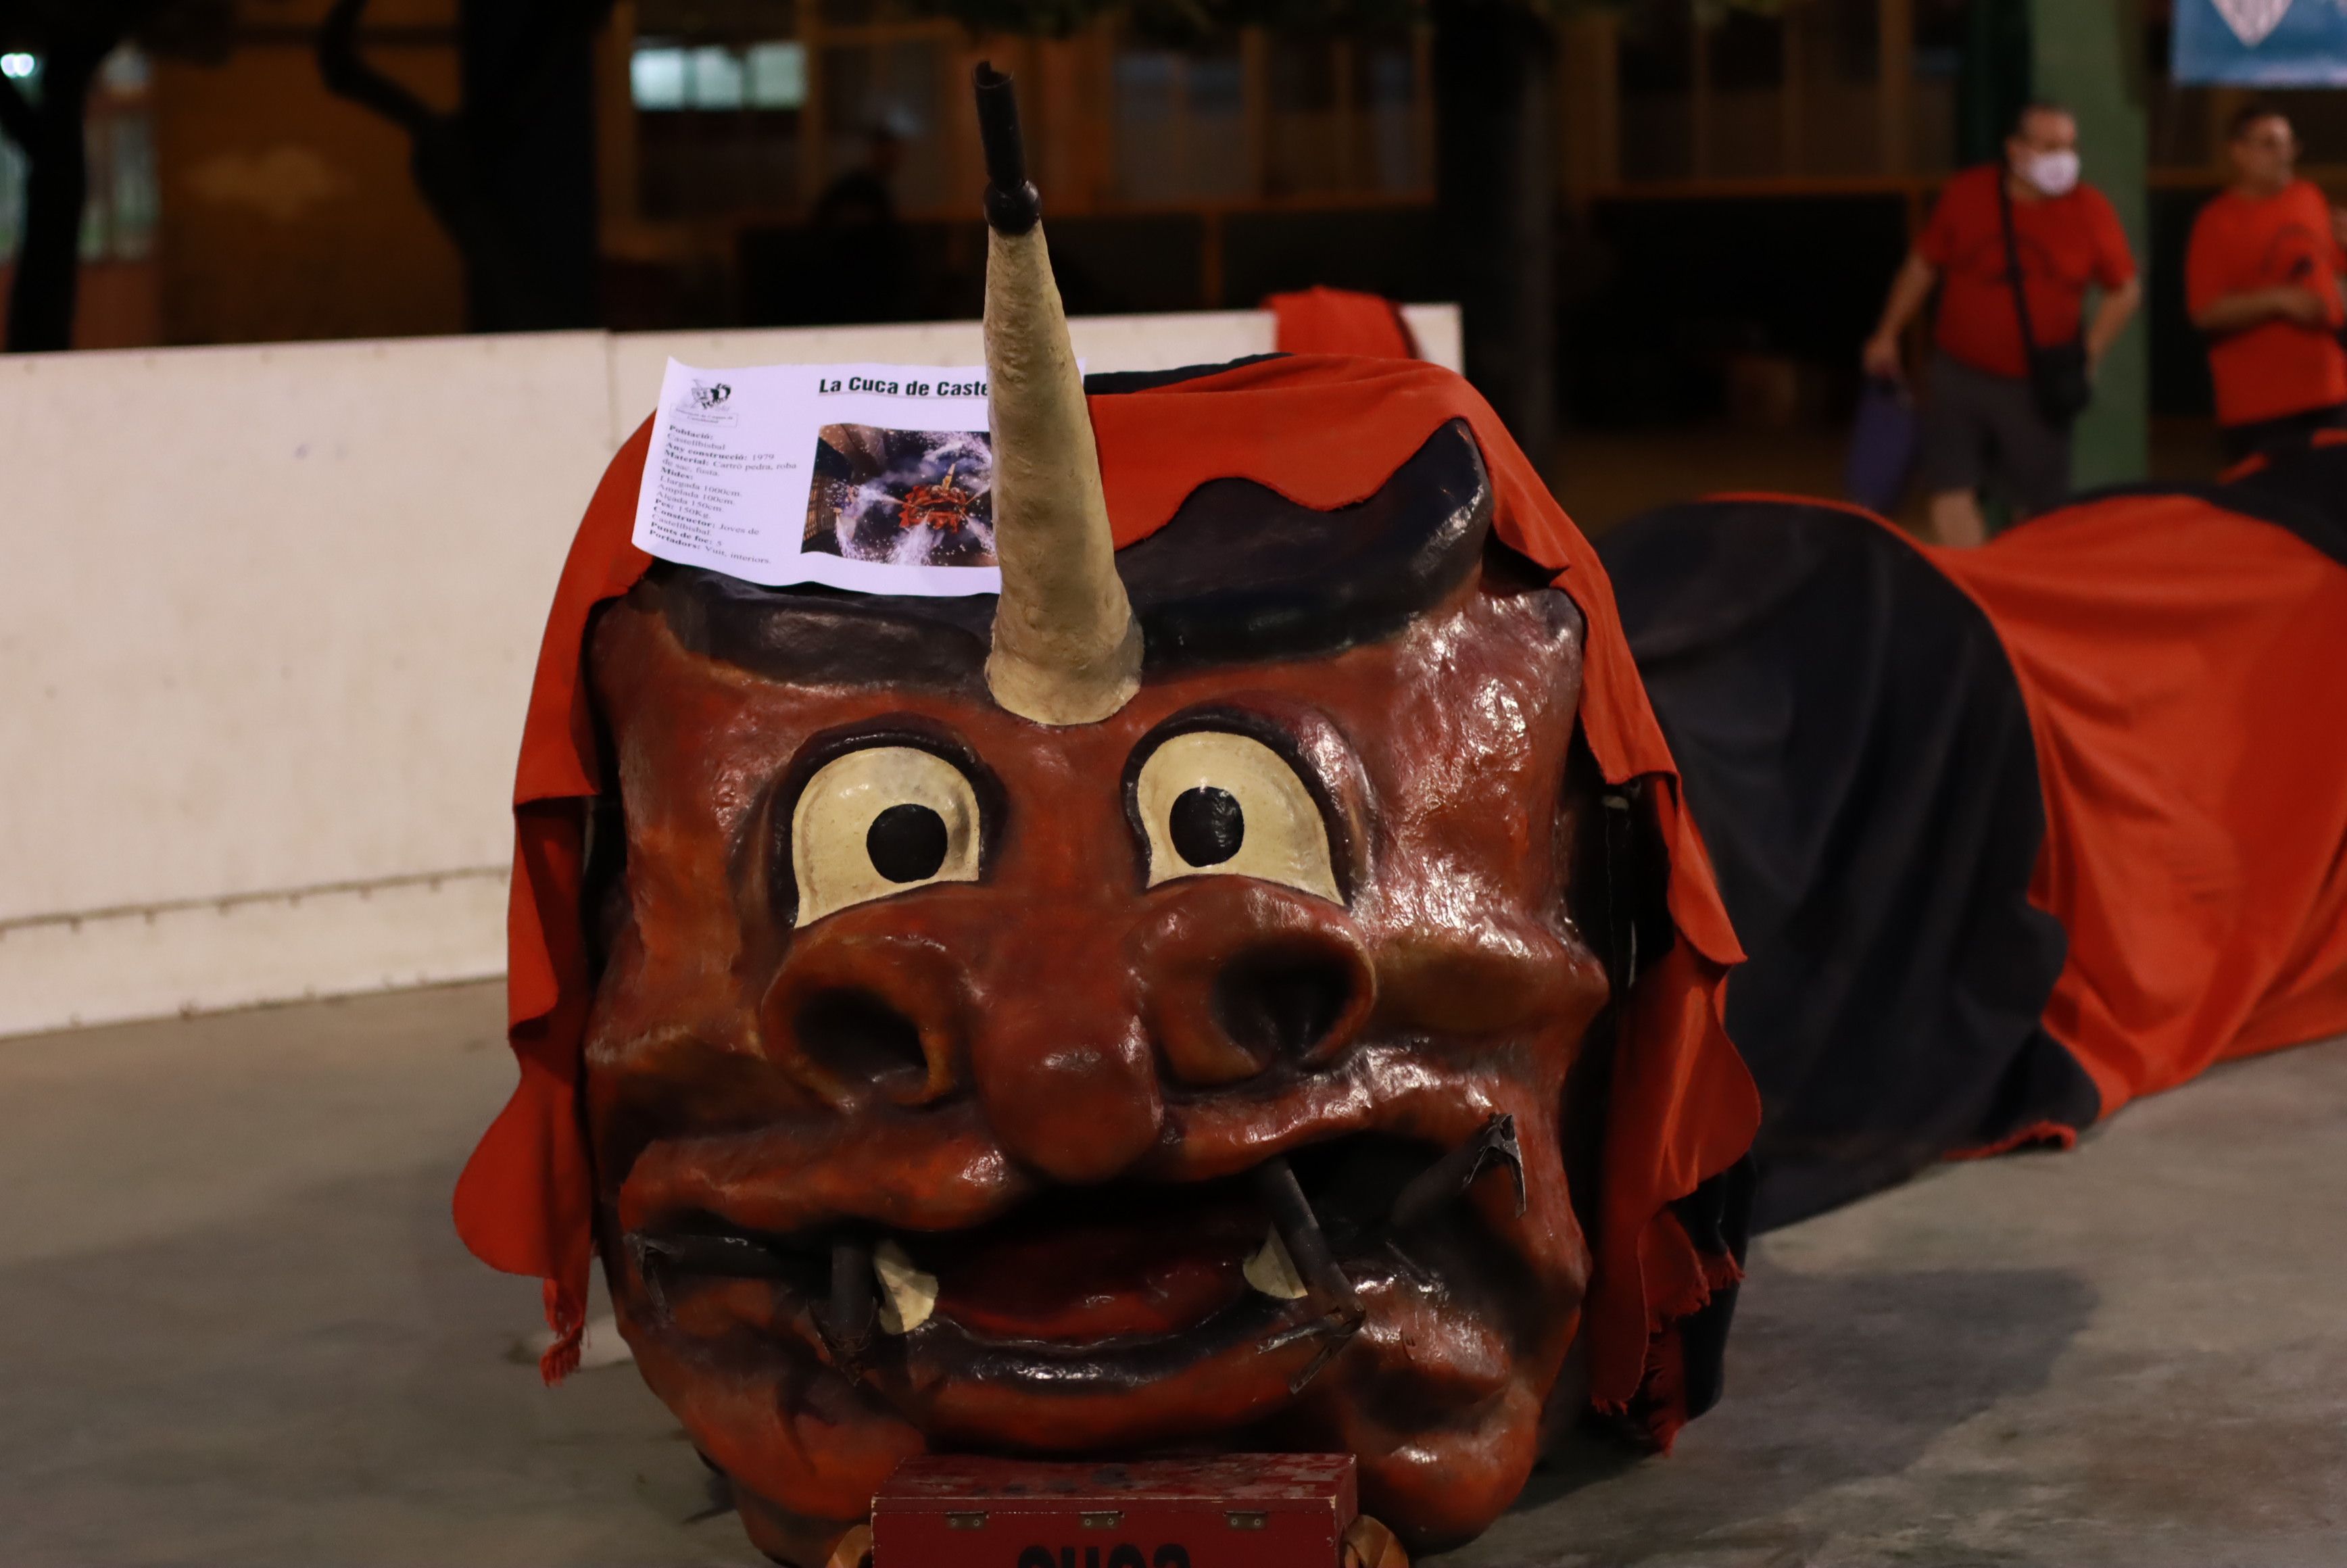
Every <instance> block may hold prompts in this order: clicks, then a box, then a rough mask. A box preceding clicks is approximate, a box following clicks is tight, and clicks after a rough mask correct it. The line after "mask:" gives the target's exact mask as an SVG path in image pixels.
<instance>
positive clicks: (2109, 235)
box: [1864, 103, 2143, 545]
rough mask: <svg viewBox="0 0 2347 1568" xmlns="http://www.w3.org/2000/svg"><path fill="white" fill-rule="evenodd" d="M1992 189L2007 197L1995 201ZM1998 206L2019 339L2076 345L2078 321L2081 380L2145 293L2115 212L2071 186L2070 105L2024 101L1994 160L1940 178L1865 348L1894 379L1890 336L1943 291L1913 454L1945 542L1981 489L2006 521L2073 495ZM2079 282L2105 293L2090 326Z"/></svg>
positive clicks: (1964, 523) (2065, 430)
mask: <svg viewBox="0 0 2347 1568" xmlns="http://www.w3.org/2000/svg"><path fill="white" fill-rule="evenodd" d="M2000 185H2001V186H2002V187H2003V188H2004V193H2005V195H2006V196H2007V197H2009V198H2010V201H2009V203H2008V202H2006V201H2004V200H1999V197H1998V188H1999V187H2000ZM2008 206H2009V208H2010V210H2011V212H2012V214H2013V230H2014V232H2013V241H2014V246H2013V248H2014V252H2015V253H2017V254H2018V256H2019V257H2020V261H2021V277H2022V289H2023V292H2024V295H2025V297H2026V299H2027V301H2028V306H2029V336H2028V338H2027V340H2026V342H2027V343H2034V345H2035V346H2036V347H2038V348H2040V349H2045V348H2050V347H2054V346H2055V345H2058V344H2065V343H2078V342H2079V341H2080V337H2081V323H2085V326H2084V334H2083V335H2084V340H2085V341H2084V346H2085V349H2086V365H2087V372H2088V374H2089V375H2091V374H2093V371H2094V368H2095V367H2096V365H2098V364H2100V363H2101V361H2102V357H2103V353H2104V351H2105V350H2106V349H2107V348H2109V347H2110V345H2111V343H2112V341H2113V340H2114V339H2116V337H2117V336H2118V335H2119V332H2120V330H2121V329H2122V328H2124V327H2125V326H2126V325H2127V319H2128V318H2129V317H2130V316H2132V315H2133V314H2134V313H2135V311H2136V308H2137V305H2139V304H2140V303H2141V302H2142V300H2143V285H2142V283H2141V282H2140V281H2139V280H2138V279H2137V277H2136V270H2135V258H2134V256H2133V255H2132V254H2131V253H2130V252H2129V251H2128V250H2127V232H2126V231H2125V230H2123V229H2122V228H2121V227H2120V226H2119V220H2118V214H2117V213H2116V211H2114V210H2112V207H2111V204H2110V202H2109V200H2107V199H2106V198H2105V196H2104V195H2103V193H2102V192H2101V191H2099V190H2095V189H2094V188H2093V187H2092V186H2088V185H2082V184H2080V183H2079V182H2078V122H2077V120H2076V118H2075V117H2073V116H2072V115H2071V113H2070V111H2069V110H2068V109H2065V108H2062V107H2061V106H2060V105H2058V104H2048V103H2035V104H2031V105H2030V106H2029V107H2028V108H2024V109H2023V110H2022V111H2021V115H2020V117H2019V118H2018V119H2017V120H2016V121H2015V123H2014V131H2013V134H2012V135H2011V136H2009V137H2007V138H2005V143H2004V162H2002V163H1994V164H1983V165H1981V166H1980V167H1978V168H1975V169H1965V170H1964V171H1963V173H1961V174H1958V175H1957V176H1955V177H1954V178H1953V179H1950V180H1949V181H1948V184H1947V188H1946V189H1945V190H1942V192H1941V193H1940V201H1939V205H1938V206H1937V207H1936V208H1935V209H1933V210H1932V219H1931V221H1930V223H1929V224H1927V225H1926V226H1925V228H1924V230H1923V233H1922V237H1921V238H1920V239H1918V240H1917V241H1915V247H1914V249H1913V250H1912V251H1910V252H1909V254H1908V257H1907V261H1906V264H1905V265H1904V266H1902V267H1901V268H1900V270H1899V275H1898V277H1897V278H1896V279H1895V280H1893V281H1892V282H1891V297H1890V300H1889V301H1888V302H1886V303H1885V304H1884V306H1883V308H1882V319H1881V323H1880V324H1879V325H1877V326H1876V328H1875V331H1874V335H1873V336H1872V337H1870V338H1869V339H1868V340H1867V343H1866V348H1865V353H1864V361H1865V365H1866V369H1867V373H1868V374H1870V375H1875V376H1880V377H1883V378H1885V379H1889V380H1903V379H1904V378H1905V369H1904V366H1903V365H1902V364H1901V359H1900V354H1899V335H1900V333H1901V332H1903V331H1905V330H1906V326H1907V323H1909V322H1910V321H1911V320H1913V319H1914V316H1915V313H1917V312H1918V311H1920V310H1922V308H1923V302H1924V301H1925V300H1927V299H1928V298H1930V297H1931V293H1932V288H1933V287H1934V286H1935V285H1937V286H1938V287H1939V290H1940V312H1939V320H1938V323H1937V327H1936V329H1935V331H1934V333H1933V342H1934V344H1935V349H1934V352H1933V354H1932V366H1931V375H1930V384H1929V387H1928V395H1927V397H1926V398H1925V401H1924V405H1923V414H1922V426H1923V428H1922V462H1923V479H1924V483H1925V484H1926V485H1927V486H1929V487H1930V488H1931V492H1932V530H1933V532H1934V533H1936V534H1937V535H1938V536H1939V539H1940V542H1941V543H1942V544H1949V545H1976V544H1979V543H1981V542H1982V540H1983V538H1984V536H1985V529H1984V528H1983V523H1982V520H1981V509H1980V502H1979V494H1980V492H1981V491H1982V490H1983V489H1985V490H1987V491H1989V492H1990V493H1992V494H1993V495H1995V496H1997V497H1999V498H2001V499H2002V500H2004V502H2005V503H2006V505H2007V506H2008V507H2010V508H2011V509H2012V512H2013V515H2014V518H2016V519H2018V518H2025V517H2029V516H2031V515H2033V514H2034V513H2037V512H2042V511H2045V510H2046V509H2047V508H2049V507H2055V506H2058V505H2060V504H2061V501H2062V499H2063V497H2065V496H2066V495H2067V494H2068V493H2069V489H2070V425H2069V422H2068V421H2067V420H2056V419H2051V418H2048V417H2047V416H2046V415H2045V413H2044V412H2043V411H2042V410H2041V409H2040V407H2039V400H2038V397H2037V395H2036V394H2035V392H2034V390H2033V388H2032V385H2031V382H2030V371H2029V357H2028V354H2027V352H2026V348H2025V347H2024V337H2023V334H2022V323H2021V310H2020V306H2019V303H2018V302H2016V301H2015V300H2014V287H2013V282H2012V276H2011V272H2010V270H2009V269H2008V267H2007V265H2006V261H2005V256H2006V244H2005V231H2004V221H2005V220H2004V212H2005V210H2007V208H2008ZM2089 287H2093V288H2096V289H2099V290H2100V291H2101V292H2102V302H2101V304H2100V305H2099V306H2098V307H2097V308H2096V312H2095V315H2094V319H2093V321H2092V322H2091V323H2086V322H2085V317H2086V291H2087V289H2088V288H2089Z"/></svg>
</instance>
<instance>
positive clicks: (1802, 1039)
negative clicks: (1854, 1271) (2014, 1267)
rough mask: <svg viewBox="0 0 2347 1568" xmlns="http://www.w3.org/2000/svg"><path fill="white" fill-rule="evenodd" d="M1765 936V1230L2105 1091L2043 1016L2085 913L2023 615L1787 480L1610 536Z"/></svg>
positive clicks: (1754, 975) (1757, 985) (1713, 843)
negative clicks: (2066, 888)
mask: <svg viewBox="0 0 2347 1568" xmlns="http://www.w3.org/2000/svg"><path fill="white" fill-rule="evenodd" d="M1598 553H1599V554H1600V556H1601V557H1602V558H1603V559H1604V563H1605V569H1606V571H1607V572H1608V573H1609V574H1610V575H1611V576H1612V577H1613V579H1614V594H1615V597H1616V599H1617V600H1619V602H1620V605H1621V611H1622V621H1623V625H1624V630H1626V631H1627V632H1628V634H1629V641H1630V650H1631V652H1632V654H1633V655H1634V656H1635V658H1636V660H1637V663H1638V672H1639V674H1640V676H1641V677H1642V678H1643V679H1644V681H1645V686H1646V692H1647V695H1648V696H1649V698H1650V699H1651V700H1652V702H1653V703H1654V707H1655V713H1656V715H1657V716H1658V717H1659V718H1660V720H1661V722H1662V726H1663V731H1664V733H1665V736H1666V737H1667V738H1668V739H1669V742H1670V746H1671V753H1672V755H1673V756H1674V757H1675V758H1676V761H1677V764H1678V767H1679V774H1680V777H1681V779H1682V780H1683V781H1684V784H1685V787H1686V798H1687V803H1688V805H1689V806H1690V808H1691V809H1692V810H1693V811H1694V813H1695V818H1696V825H1698V826H1699V827H1700V828H1701V829H1702V832H1703V836H1704V841H1705V843H1706V845H1707V846H1708V847H1709V849H1710V852H1711V857H1712V861H1713V865H1714V866H1715V868H1716V869H1717V874H1718V883H1719V889H1720V893H1721V896H1722V897H1723V898H1724V899H1725V900H1726V902H1727V911H1728V915H1729V917H1731V918H1732V919H1733V920H1734V922H1735V925H1736V932H1737V937H1738V938H1739V939H1740V940H1741V941H1742V942H1743V945H1744V948H1745V951H1746V953H1747V955H1748V959H1749V961H1748V962H1747V963H1746V964H1745V965H1744V966H1743V967H1742V968H1738V969H1737V971H1736V972H1735V974H1734V975H1733V976H1732V977H1731V978H1730V979H1729V981H1728V988H1727V1030H1728V1033H1729V1035H1730V1036H1731V1037H1732V1038H1733V1039H1734V1040H1735V1041H1736V1044H1737V1049H1738V1050H1741V1051H1742V1052H1743V1055H1744V1059H1745V1061H1746V1063H1747V1065H1748V1066H1749V1067H1750V1069H1751V1071H1752V1075H1753V1077H1754V1079H1755V1080H1756V1081H1758V1084H1759V1088H1760V1095H1761V1102H1762V1122H1761V1128H1760V1135H1759V1137H1758V1141H1757V1142H1756V1143H1755V1144H1754V1148H1753V1154H1754V1158H1755V1160H1756V1163H1757V1165H1758V1187H1757V1190H1756V1192H1755V1194H1754V1196H1753V1207H1752V1221H1753V1227H1754V1228H1755V1229H1756V1230H1766V1229H1768V1228H1770V1227H1772V1226H1776V1225H1787V1224H1789V1223H1791V1222H1792V1221H1794V1220H1798V1219H1801V1218H1803V1217H1805V1216H1807V1215H1809V1214H1818V1213H1820V1212H1822V1211H1824V1210H1826V1209H1829V1208H1832V1207H1835V1206H1836V1205H1838V1204H1844V1203H1848V1202H1850V1200H1852V1199H1854V1198H1857V1197H1860V1196H1862V1195H1863V1194H1867V1193H1870V1192H1873V1191H1875V1190H1876V1189H1878V1188H1881V1187H1885V1186H1888V1185H1891V1184H1893V1183H1896V1182H1899V1181H1901V1180H1902V1179H1904V1178H1905V1177H1907V1176H1910V1175H1911V1174H1913V1173H1915V1172H1917V1171H1918V1170H1921V1169H1922V1167H1924V1166H1925V1165H1928V1164H1930V1163H1932V1162H1934V1161H1936V1160H1939V1159H1941V1158H1943V1157H1944V1156H1946V1155H1948V1154H1950V1153H1954V1152H1956V1151H1959V1150H1963V1149H1970V1148H1979V1147H1983V1146H1985V1145H1989V1144H1993V1143H1999V1142H2002V1141H2004V1140H2006V1139H2008V1138H2011V1137H2013V1136H2014V1135H2015V1134H2017V1133H2020V1132H2024V1131H2026V1130H2027V1129H2029V1128H2031V1127H2033V1126H2036V1125H2039V1124H2042V1123H2045V1122H2058V1123H2061V1124H2063V1125H2065V1126H2070V1127H2083V1126H2085V1125H2086V1124H2087V1123H2089V1122H2092V1121H2093V1120H2094V1119H2095V1117H2096V1114H2097V1113H2098V1112H2099V1110H2100V1101H2099V1098H2098V1097H2097V1095H2096V1092H2095V1089H2094V1086H2093V1083H2092V1082H2091V1081H2089V1080H2088V1078H2087V1077H2086V1073H2085V1071H2084V1070H2083V1069H2081V1068H2080V1067H2079V1066H2078V1064H2077V1062H2076V1061H2075V1060H2074V1059H2073V1058H2072V1057H2071V1056H2070V1055H2069V1053H2068V1052H2067V1051H2065V1050H2063V1049H2062V1047H2061V1046H2060V1045H2059V1044H2057V1043H2056V1042H2055V1040H2054V1039H2053V1038H2052V1037H2051V1036H2049V1035H2048V1034H2046V1033H2045V1030H2044V1029H2043V1028H2042V1027H2041V1025H2040V1022H2039V1017H2040V1014H2041V1013H2042V1012H2043V1010H2044V1009H2045V1001H2046V999H2047V998H2048V996H2050V995H2051V993H2052V991H2053V989H2054V982H2055V978H2056V977H2057V976H2058V975H2059V974H2060V972H2061V969H2062V962H2063V958H2064V953H2065V946H2066V943H2065V936H2064V934H2063V931H2062V927H2061V926H2060V924H2059V923H2058V922H2056V921H2055V919H2054V918H2053V917H2051V916H2049V915H2046V914H2045V913H2044V912H2043V911H2040V910H2037V909H2034V908H2033V907H2030V904H2029V900H2028V893H2029V880H2030V875H2031V872H2032V870H2033V868H2034V866H2035V863H2036V859H2037V852H2038V846H2039V845H2040V843H2041V841H2042V840H2043V839H2044V837H2045V803H2044V800H2043V797H2042V796H2041V794H2040V793H2039V786H2038V780H2037V760H2036V752H2035V748H2034V744H2033V743H2032V741H2031V738H2030V730H2029V717H2028V713H2027V712H2026V710H2025V709H2024V706H2023V703H2022V698H2021V689H2020V686H2019V684H2018V682H2016V681H2015V679H2014V673H2013V668H2012V665H2011V663H2010V662H2009V661H2008V660H2007V659H2006V657H2005V653H2004V646H2003V644H2002V643H2000V642H1999V641H1998V639H1997V636H1996V631H1995V629H1994V628H1993V626H1992V625H1991V624H1990V622H1989V620H1988V618H1987V617H1986V616H1985V615H1984V614H1983V613H1982V611H1981V610H1980V609H1979V608H1978V607H1977V606H1976V605H1974V604H1973V601H1972V600H1970V599H1968V598H1966V597H1965V596H1964V594H1963V592H1962V591H1961V590H1959V589H1957V588H1956V587H1955V586H1954V585H1953V584H1952V583H1951V582H1950V581H1949V580H1948V579H1946V578H1945V577H1943V576H1942V575H1941V574H1940V572H1939V571H1938V570H1937V569H1935V568H1933V567H1932V564H1931V563H1930V562H1929V561H1928V560H1926V559H1924V558H1923V557H1922V555H1921V554H1920V553H1918V552H1917V551H1916V550H1914V549H1913V548H1911V547H1910V546H1909V545H1908V544H1906V543H1905V542H1904V541H1903V540H1901V538H1897V537H1896V536H1895V535H1893V534H1892V533H1891V531H1890V530H1889V529H1887V528H1882V527H1881V526H1880V525H1878V524H1875V523H1873V522H1870V521H1869V520H1868V519H1866V518H1862V517H1858V516H1855V515H1853V514H1851V513H1850V512H1847V511H1843V510H1840V509H1838V508H1834V507H1823V506H1809V505H1802V504H1799V503H1794V502H1776V501H1710V502H1696V503H1690V504H1688V505H1685V506H1678V507H1666V508H1664V509H1662V510H1660V511H1655V512H1650V513H1647V514H1645V516H1643V517H1639V518H1633V519H1632V520H1630V521H1629V522H1626V523H1624V524H1623V525H1622V526H1621V527H1619V528H1615V529H1614V531H1613V532H1611V533H1609V534H1608V535H1607V536H1606V537H1605V538H1604V540H1602V541H1601V542H1600V544H1599V547H1598Z"/></svg>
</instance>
